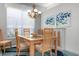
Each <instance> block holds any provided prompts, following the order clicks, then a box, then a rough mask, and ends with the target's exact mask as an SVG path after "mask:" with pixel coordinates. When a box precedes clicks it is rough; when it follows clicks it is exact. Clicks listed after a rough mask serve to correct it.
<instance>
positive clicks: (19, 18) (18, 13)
mask: <svg viewBox="0 0 79 59" xmlns="http://www.w3.org/2000/svg"><path fill="white" fill-rule="evenodd" d="M16 26H17V27H18V29H19V33H20V34H23V32H22V31H23V28H30V31H31V32H33V31H34V19H31V18H30V17H29V16H28V15H27V12H26V11H24V10H21V9H16V8H11V7H7V37H8V38H12V37H15V28H16Z"/></svg>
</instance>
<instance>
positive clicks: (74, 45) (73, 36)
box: [41, 3, 79, 54]
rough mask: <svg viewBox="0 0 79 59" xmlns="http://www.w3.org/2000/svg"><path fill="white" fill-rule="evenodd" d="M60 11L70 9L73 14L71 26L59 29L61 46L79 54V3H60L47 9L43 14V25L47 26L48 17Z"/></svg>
mask: <svg viewBox="0 0 79 59" xmlns="http://www.w3.org/2000/svg"><path fill="white" fill-rule="evenodd" d="M60 11H70V12H71V14H72V15H71V27H68V28H66V29H64V28H61V29H58V30H60V31H61V47H62V49H64V50H68V51H71V52H74V53H77V54H79V47H78V45H79V33H78V32H79V26H78V24H79V4H76V3H75V4H66V3H65V4H60V5H58V6H56V7H54V8H51V9H49V10H47V11H45V12H44V13H43V15H42V20H41V21H42V25H41V27H42V28H44V27H46V25H45V24H44V21H45V19H46V17H48V16H51V15H54V14H57V13H58V12H60ZM49 27H52V26H49Z"/></svg>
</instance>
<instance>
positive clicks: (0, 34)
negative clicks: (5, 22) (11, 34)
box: [0, 29, 4, 41]
mask: <svg viewBox="0 0 79 59" xmlns="http://www.w3.org/2000/svg"><path fill="white" fill-rule="evenodd" d="M2 40H4V37H3V32H2V29H0V41H2Z"/></svg>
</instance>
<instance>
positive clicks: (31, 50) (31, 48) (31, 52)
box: [29, 42, 35, 56]
mask: <svg viewBox="0 0 79 59" xmlns="http://www.w3.org/2000/svg"><path fill="white" fill-rule="evenodd" d="M34 48H35V47H34V44H33V43H32V42H31V44H30V49H29V50H30V56H34V53H35V49H34Z"/></svg>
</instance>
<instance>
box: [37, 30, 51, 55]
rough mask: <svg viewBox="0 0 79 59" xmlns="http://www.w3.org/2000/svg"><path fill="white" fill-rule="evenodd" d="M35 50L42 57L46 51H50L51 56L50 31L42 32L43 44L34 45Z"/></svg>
mask: <svg viewBox="0 0 79 59" xmlns="http://www.w3.org/2000/svg"><path fill="white" fill-rule="evenodd" d="M36 50H38V51H39V52H41V53H42V56H43V55H44V53H45V52H46V51H50V55H52V31H50V30H44V31H43V42H42V44H40V45H36Z"/></svg>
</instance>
